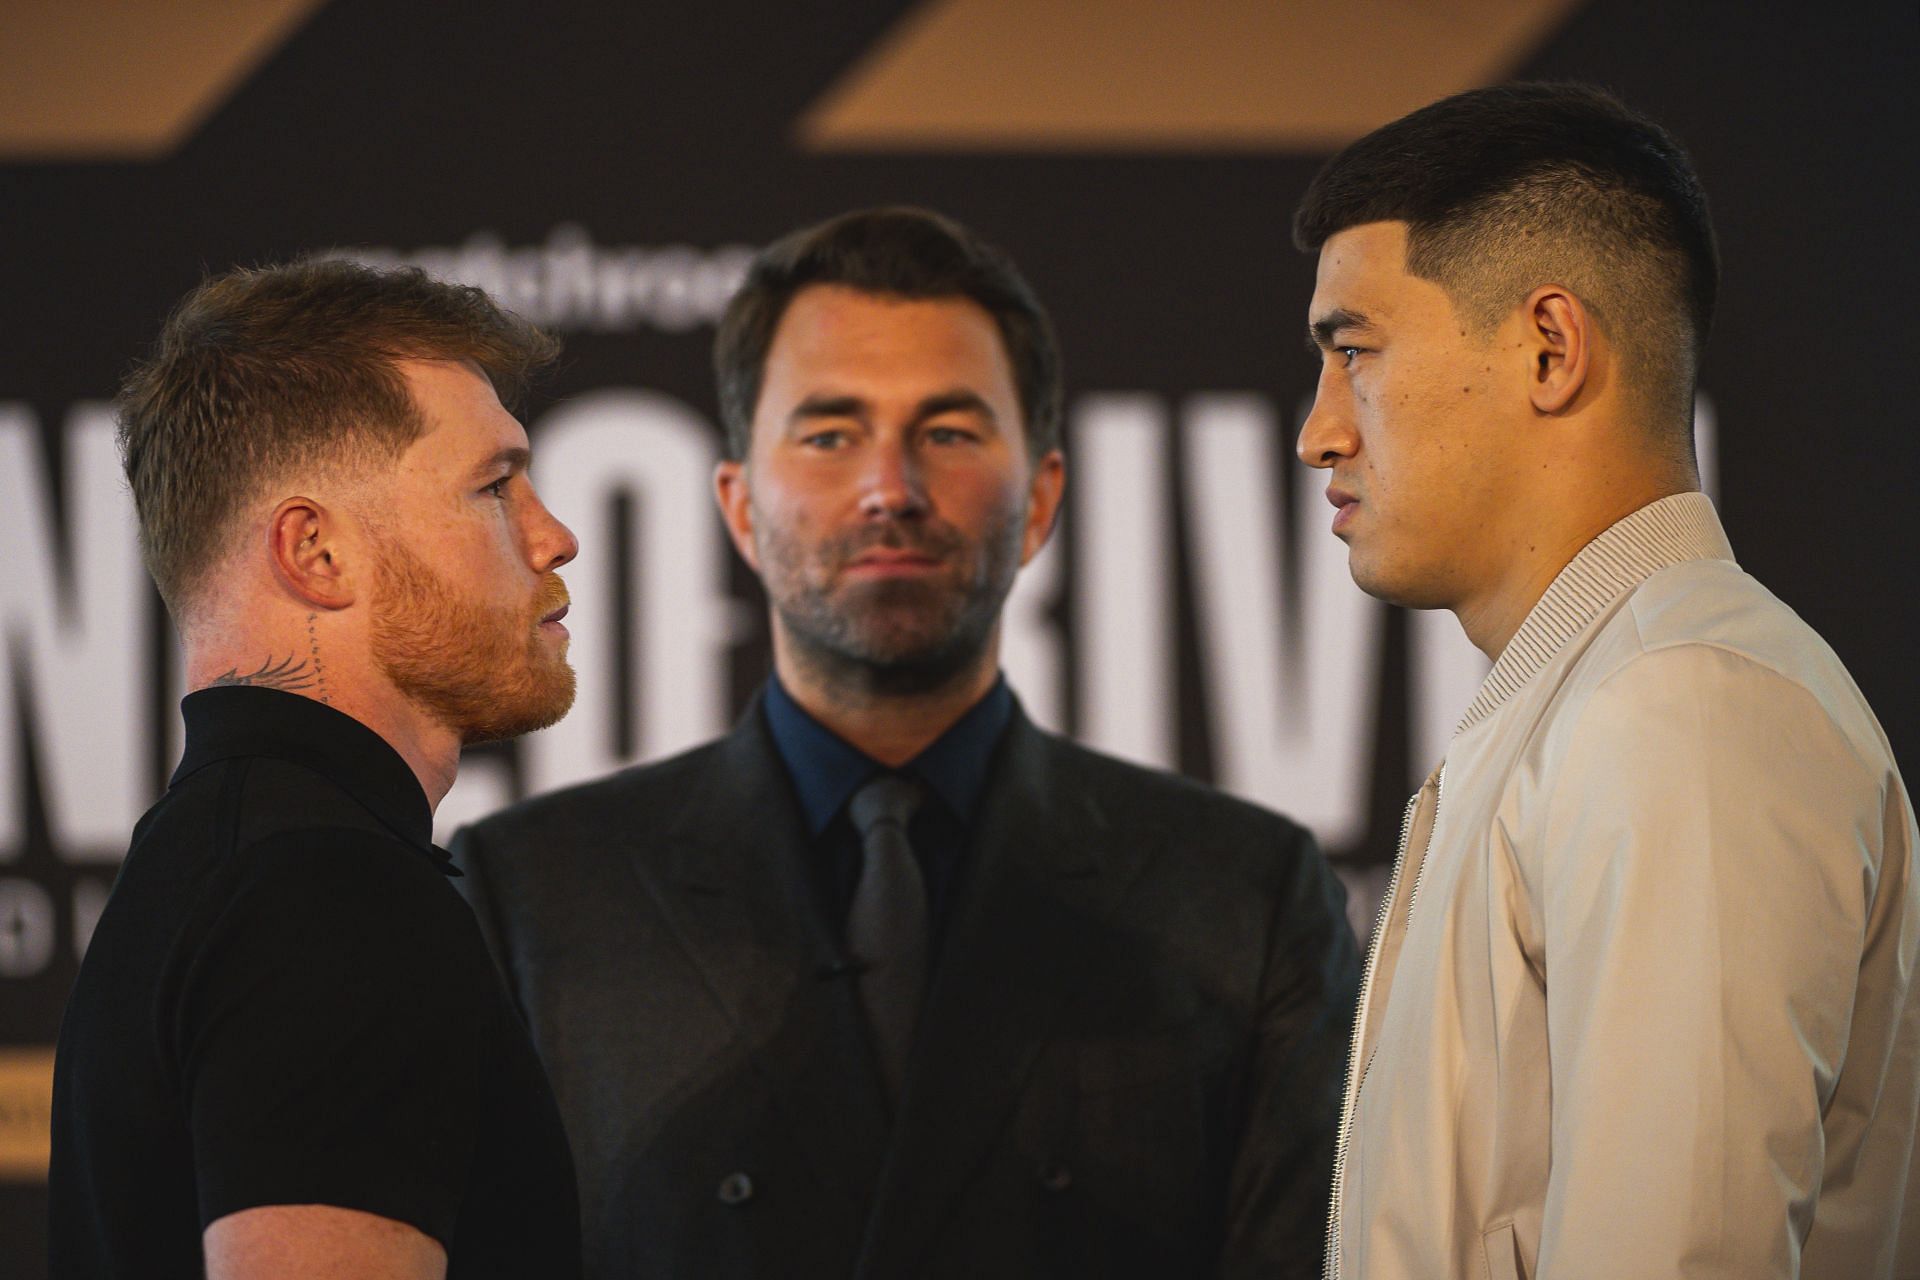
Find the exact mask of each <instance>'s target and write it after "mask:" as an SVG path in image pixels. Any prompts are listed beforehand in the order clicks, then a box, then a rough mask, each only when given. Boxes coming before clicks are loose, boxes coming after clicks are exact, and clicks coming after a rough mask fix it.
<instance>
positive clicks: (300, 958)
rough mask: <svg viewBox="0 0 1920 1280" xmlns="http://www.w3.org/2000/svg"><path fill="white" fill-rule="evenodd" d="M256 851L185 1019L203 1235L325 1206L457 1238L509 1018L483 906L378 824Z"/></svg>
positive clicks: (185, 1064) (182, 1062)
mask: <svg viewBox="0 0 1920 1280" xmlns="http://www.w3.org/2000/svg"><path fill="white" fill-rule="evenodd" d="M241 856H242V857H243V858H245V859H246V863H245V872H244V873H243V879H242V882H241V884H240V887H239V889H238V891H237V892H236V893H235V894H234V895H233V897H232V898H231V899H230V901H228V902H227V903H226V904H225V906H224V908H223V910H222V912H221V914H220V916H219V918H218V919H217V920H215V921H214V922H213V923H212V926H211V928H210V930H209V932H208V933H207V935H206V941H205V943H204V945H203V946H202V947H201V948H200V950H199V953H198V954H197V955H195V956H194V957H193V958H192V961H191V969H190V971H189V973H188V975H187V977H186V979H185V981H184V983H183V986H182V991H181V996H180V998H179V1001H178V1005H177V1010H176V1015H175V1026H174V1041H175V1048H176V1053H177V1058H176V1060H177V1061H178V1063H179V1066H180V1079H181V1086H182V1090H183V1092H184V1095H185V1098H186V1103H187V1113H188V1124H189V1126H190V1129H191V1133H192V1139H193V1146H194V1159H195V1166H196V1171H197V1177H198V1180H199V1196H200V1215H201V1222H202V1225H203V1226H204V1225H205V1224H207V1223H211V1222H212V1221H214V1220H215V1219H217V1218H220V1217H223V1216H225V1215H227V1214H230V1213H234V1212H237V1211H239V1210H241V1209H247V1208H254V1207H258V1206H261V1205H280V1204H325V1205H334V1206H338V1207H341V1208H349V1209H359V1210H363V1211H365V1212H368V1213H374V1214H378V1215H380V1216H381V1217H385V1218H391V1219H394V1220H396V1221H400V1222H405V1223H408V1224H410V1225H411V1226H414V1227H416V1228H418V1229H419V1230H420V1231H422V1232H424V1233H426V1234H427V1235H429V1236H432V1237H433V1238H434V1239H436V1240H438V1241H440V1242H441V1244H443V1245H446V1244H448V1243H449V1242H450V1240H451V1238H452V1235H453V1229H454V1225H455V1222H456V1219H457V1217H458V1213H459V1208H460V1204H461V1201H462V1199H463V1197H464V1194H465V1190H466V1185H467V1181H468V1178H469V1173H470V1170H471V1168H472V1166H473V1163H474V1153H475V1149H476V1136H475V1135H476V1132H477V1128H478V1125H479V1124H480V1123H481V1122H482V1119H483V1117H482V1115H481V1111H482V1107H481V1085H480V1074H481V1072H482V1071H483V1070H485V1068H486V1064H485V1062H484V1060H483V1059H484V1054H483V1049H484V1046H485V1045H486V1044H487V1043H488V1040H489V1037H488V1031H489V1026H490V1023H489V1019H490V1017H492V1016H493V1010H491V1009H490V1008H489V1005H488V1001H487V1000H486V999H485V994H486V992H485V989H484V986H483V985H482V984H479V983H476V982H475V980H474V968H473V965H474V963H475V953H478V954H479V959H478V964H479V966H480V970H479V972H480V973H481V975H482V976H488V977H490V976H491V973H490V970H488V969H487V967H486V961H485V958H484V953H483V952H482V951H481V946H480V943H479V939H478V937H477V935H475V934H474V933H473V931H472V928H471V923H470V922H468V928H467V934H468V936H466V937H462V936H461V933H460V930H459V925H460V923H461V921H460V920H459V917H458V915H456V914H453V913H462V914H464V912H465V908H464V906H463V905H462V904H461V903H460V901H459V899H458V898H457V896H456V895H455V894H454V893H453V891H452V890H451V889H449V888H447V886H446V885H445V884H444V883H442V882H440V877H439V874H438V872H437V871H435V870H434V869H433V868H432V867H430V866H428V865H426V864H425V862H424V861H423V860H422V859H421V856H420V854H419V853H417V852H416V851H414V850H411V849H409V848H407V847H405V846H404V845H401V844H399V843H398V842H395V841H391V840H387V839H385V838H383V837H381V836H378V835H373V834H369V833H366V832H358V831H319V832H304V833H300V834H298V835H288V836H280V837H276V838H274V839H273V840H271V841H268V842H264V843H262V844H259V845H255V846H253V847H252V848H250V849H247V850H245V851H243V853H242V855H241Z"/></svg>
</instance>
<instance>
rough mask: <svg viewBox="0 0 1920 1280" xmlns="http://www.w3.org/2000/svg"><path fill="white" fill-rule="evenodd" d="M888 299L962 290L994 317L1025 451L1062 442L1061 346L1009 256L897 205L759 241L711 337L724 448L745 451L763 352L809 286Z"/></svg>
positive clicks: (957, 294)
mask: <svg viewBox="0 0 1920 1280" xmlns="http://www.w3.org/2000/svg"><path fill="white" fill-rule="evenodd" d="M816 284H830V285H841V286H844V287H846V288H849V289H857V290H859V291H860V292H862V293H871V294H875V295H878V296H881V297H888V298H907V299H929V298H967V299H971V300H972V301H973V302H975V303H978V304H979V306H980V307H981V309H982V310H984V311H985V312H986V313H987V314H988V315H990V316H992V317H993V322H994V324H995V326H996V327H997V328H998V329H999V331H1000V340H1001V342H1002V343H1003V344H1004V345H1005V347H1006V352H1007V362H1008V364H1009V365H1011V366H1012V369H1013V380H1014V385H1015V388H1016V389H1017V391H1018V392H1019V395H1020V410H1021V415H1022V416H1023V417H1024V418H1025V419H1026V422H1025V428H1026V437H1027V450H1028V452H1029V454H1030V455H1031V456H1033V457H1036V458H1037V457H1039V456H1040V455H1042V454H1044V453H1046V452H1047V451H1048V450H1050V449H1055V448H1058V447H1059V444H1060V348H1059V344H1058V343H1057V342H1056V340H1055V338H1054V334H1053V322H1052V321H1051V320H1049V319H1048V318H1047V313H1046V310H1045V309H1044V308H1042V307H1041V305H1040V300H1039V298H1037V297H1035V296H1034V292H1033V290H1032V288H1031V287H1029V286H1028V284H1027V282H1026V280H1025V279H1024V278H1022V276H1021V275H1020V272H1019V269H1018V268H1016V267H1015V266H1014V265H1013V260H1012V259H1011V258H1009V257H1008V256H1007V255H1006V254H1005V253H1004V252H1002V251H1001V250H1000V249H998V248H996V247H994V246H993V245H990V244H988V243H987V242H986V241H984V240H982V239H980V238H979V237H978V236H976V235H975V234H974V233H973V232H971V231H969V230H967V228H965V227H963V226H961V225H960V224H959V223H957V222H955V221H953V220H952V219H950V218H945V217H942V216H941V215H939V214H937V213H933V212H930V211H929V210H926V209H913V208H905V207H895V208H886V209H863V210H859V211H856V212H853V213H843V214H841V215H840V216H839V217H837V218H831V219H828V220H827V221H826V222H822V223H820V224H818V225H817V226H811V227H806V228H803V229H802V230H799V231H795V232H793V233H791V234H789V235H786V236H783V237H782V238H780V239H779V240H776V241H775V242H774V243H772V244H770V245H768V246H767V247H766V248H765V249H762V250H761V251H760V253H759V254H758V255H757V256H756V257H755V258H754V260H753V264H752V266H751V267H749V268H748V270H747V278H746V282H745V283H744V284H743V285H741V287H740V291H739V292H738V293H736V294H735V295H734V296H733V300H732V301H731V302H729V303H728V304H727V310H726V314H725V315H724V316H722V317H721V320H720V330H719V333H718V334H717V335H716V337H715V339H714V344H713V365H714V375H715V378H716V380H717V381H718V383H719V390H720V418H721V421H722V422H723V423H724V424H725V426H726V431H727V455H728V456H729V457H731V458H744V457H746V456H747V445H748V442H749V440H750V439H751V436H752V427H753V411H754V408H755V406H756V405H757V404H758V403H759V400H760V384H761V378H762V376H763V375H764V373H765V371H766V364H767V351H768V349H769V348H771V347H772V345H773V335H774V332H775V330H777V329H778V328H779V327H780V318H781V317H782V316H783V315H785V314H786V310H787V306H788V304H789V303H791V302H792V301H793V299H794V297H795V295H797V294H798V293H799V292H800V291H801V290H802V289H805V288H807V287H808V286H809V285H816Z"/></svg>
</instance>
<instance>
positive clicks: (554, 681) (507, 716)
mask: <svg viewBox="0 0 1920 1280" xmlns="http://www.w3.org/2000/svg"><path fill="white" fill-rule="evenodd" d="M556 665H557V670H553V671H547V672H542V673H540V676H539V678H538V680H537V681H536V682H535V683H536V687H534V688H531V689H528V690H526V691H525V693H524V696H522V697H520V698H518V699H516V700H515V701H514V702H513V703H511V704H509V705H504V706H495V707H490V708H488V712H487V714H486V715H484V716H480V717H477V718H475V719H472V720H469V721H467V722H466V723H464V724H462V725H460V726H458V727H459V730H460V741H461V743H462V744H463V745H465V746H470V747H471V746H479V745H481V744H482V743H487V742H505V741H507V740H509V739H511V738H518V737H520V736H522V735H523V734H529V733H537V732H539V731H540V730H542V729H547V728H551V727H552V726H554V725H556V724H558V723H559V722H560V721H561V720H562V719H563V718H564V717H565V716H566V714H567V712H569V711H571V710H572V709H573V700H574V696H575V694H576V692H577V681H576V680H575V678H574V674H573V668H572V667H570V666H568V665H567V664H566V663H564V662H561V663H558V664H556Z"/></svg>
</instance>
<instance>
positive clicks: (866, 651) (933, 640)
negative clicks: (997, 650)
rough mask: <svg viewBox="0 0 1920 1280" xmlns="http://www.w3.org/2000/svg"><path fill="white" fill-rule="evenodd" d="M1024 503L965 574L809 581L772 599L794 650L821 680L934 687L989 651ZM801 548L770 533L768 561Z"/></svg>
mask: <svg viewBox="0 0 1920 1280" xmlns="http://www.w3.org/2000/svg"><path fill="white" fill-rule="evenodd" d="M1024 523H1025V521H1024V513H1023V512H1021V511H1019V510H1016V511H1013V512H1010V513H1009V514H1008V517H1007V519H1006V520H1005V521H1004V522H1003V523H1002V524H1001V525H1000V526H998V527H996V528H993V529H991V530H989V531H988V532H987V534H986V536H985V537H984V538H982V539H981V540H980V542H979V543H978V544H977V551H978V557H979V558H978V560H977V562H976V563H975V564H973V565H972V566H970V568H971V570H972V572H971V573H970V574H969V575H968V578H967V580H966V581H965V582H964V583H962V584H960V585H958V586H956V585H954V584H952V583H950V582H945V581H943V582H937V583H927V582H877V583H870V584H866V585H864V586H859V587H855V588H852V589H845V590H843V591H842V593H841V595H840V597H839V598H838V599H836V598H834V597H833V596H831V595H829V593H828V592H827V591H826V590H824V589H818V588H814V587H812V586H810V585H802V586H801V587H799V588H798V589H797V590H793V591H790V592H787V593H785V594H784V595H783V596H782V597H781V598H778V599H775V600H774V601H773V607H774V611H775V612H776V613H777V614H778V615H779V618H780V622H781V624H782V628H783V630H784V631H785V633H786V636H787V638H788V640H789V641H790V642H791V648H790V656H791V657H792V659H793V660H794V661H796V662H798V663H799V664H801V665H802V666H803V667H805V668H806V669H807V670H808V671H809V672H810V673H812V674H813V675H814V676H815V678H816V679H818V680H819V682H820V683H822V684H824V685H825V686H827V687H829V688H839V689H845V690H847V691H848V692H850V693H853V692H858V693H860V694H875V695H881V696H889V695H913V694H926V693H932V692H935V691H937V690H940V689H943V688H946V687H948V686H950V685H953V684H955V683H959V682H962V681H963V680H964V679H965V678H966V677H967V676H968V675H970V674H971V673H973V672H975V671H978V670H979V667H980V664H981V663H982V662H985V661H988V660H990V658H991V650H992V645H993V640H994V636H995V632H996V629H997V628H998V626H999V623H1000V611H1001V608H1002V606H1003V605H1005V603H1006V598H1007V593H1008V592H1009V591H1010V590H1012V588H1013V579H1014V575H1015V574H1016V573H1017V572H1018V571H1019V562H1020V538H1021V533H1022V530H1023V526H1024ZM792 551H793V548H791V547H790V546H788V545H787V544H785V543H784V542H782V541H781V540H779V539H770V540H769V543H768V545H767V546H766V547H765V548H764V549H763V561H764V562H766V563H770V564H772V563H778V564H781V565H782V566H790V565H792V564H793V562H794V557H793V555H792Z"/></svg>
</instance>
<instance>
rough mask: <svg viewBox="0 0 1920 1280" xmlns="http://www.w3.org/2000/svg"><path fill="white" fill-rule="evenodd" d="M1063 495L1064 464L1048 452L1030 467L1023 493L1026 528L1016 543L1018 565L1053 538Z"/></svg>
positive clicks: (1057, 455)
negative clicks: (1028, 477)
mask: <svg viewBox="0 0 1920 1280" xmlns="http://www.w3.org/2000/svg"><path fill="white" fill-rule="evenodd" d="M1066 492H1067V460H1066V458H1065V457H1064V456H1063V455H1062V454H1061V452H1060V451H1059V450H1058V449H1049V450H1047V451H1046V452H1045V453H1043V454H1041V455H1040V457H1039V459H1038V460H1037V461H1036V462H1035V463H1034V464H1033V482H1032V484H1031V485H1030V486H1029V487H1028V489H1027V527H1026V531H1025V534H1024V536H1023V537H1022V538H1021V541H1020V563H1021V564H1023V565H1024V564H1027V563H1028V562H1030V561H1031V560H1032V559H1033V558H1034V557H1035V556H1037V555H1039V554H1040V548H1042V547H1044V546H1046V545H1047V539H1048V538H1049V537H1051V536H1052V535H1053V526H1054V525H1055V523H1057V522H1058V520H1059V516H1060V500H1061V499H1062V498H1063V497H1065V496H1066Z"/></svg>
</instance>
